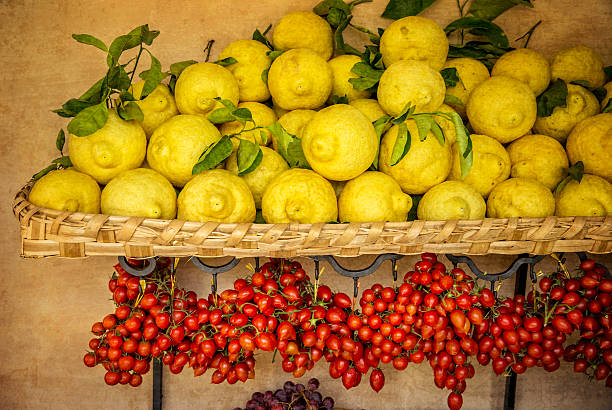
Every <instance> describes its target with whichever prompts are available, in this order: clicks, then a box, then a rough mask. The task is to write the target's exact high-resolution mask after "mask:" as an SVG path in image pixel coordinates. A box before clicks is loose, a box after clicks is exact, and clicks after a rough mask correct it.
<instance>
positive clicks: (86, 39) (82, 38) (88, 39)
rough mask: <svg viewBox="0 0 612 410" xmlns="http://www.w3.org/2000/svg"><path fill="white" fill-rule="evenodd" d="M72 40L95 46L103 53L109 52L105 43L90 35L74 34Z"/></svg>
mask: <svg viewBox="0 0 612 410" xmlns="http://www.w3.org/2000/svg"><path fill="white" fill-rule="evenodd" d="M72 38H73V39H75V40H76V41H78V42H79V43H82V44H88V45H90V46H94V47H96V48H99V49H100V50H102V51H106V52H108V48H107V47H106V44H104V42H103V41H102V40H100V39H98V38H96V37H94V36H92V35H89V34H73V35H72Z"/></svg>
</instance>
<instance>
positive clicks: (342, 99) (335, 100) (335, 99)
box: [330, 95, 349, 105]
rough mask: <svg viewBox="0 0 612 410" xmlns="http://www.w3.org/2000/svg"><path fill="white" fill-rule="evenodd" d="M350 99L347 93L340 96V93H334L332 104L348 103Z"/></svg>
mask: <svg viewBox="0 0 612 410" xmlns="http://www.w3.org/2000/svg"><path fill="white" fill-rule="evenodd" d="M348 103H349V100H348V97H347V96H346V95H343V96H339V95H332V97H331V99H330V104H331V105H334V104H348Z"/></svg>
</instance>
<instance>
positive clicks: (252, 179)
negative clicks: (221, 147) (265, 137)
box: [225, 147, 289, 209]
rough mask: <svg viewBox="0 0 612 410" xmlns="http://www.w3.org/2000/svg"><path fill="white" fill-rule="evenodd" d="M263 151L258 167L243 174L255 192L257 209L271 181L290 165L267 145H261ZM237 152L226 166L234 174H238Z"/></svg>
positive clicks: (231, 156) (253, 192)
mask: <svg viewBox="0 0 612 410" xmlns="http://www.w3.org/2000/svg"><path fill="white" fill-rule="evenodd" d="M261 152H262V153H263V158H262V160H261V163H260V164H259V165H258V166H257V168H255V170H254V171H253V172H250V173H248V174H246V175H242V176H241V178H242V179H243V180H244V182H246V184H247V186H248V187H249V189H250V190H251V193H252V194H253V199H254V200H255V207H256V208H257V209H259V208H261V198H262V197H263V193H264V191H265V190H266V187H267V186H268V184H269V183H270V181H272V180H273V179H274V178H276V177H277V176H278V175H280V174H281V173H282V172H283V171H286V170H288V169H289V165H288V164H287V162H285V160H284V159H283V157H281V156H280V154H279V153H278V152H276V151H274V150H272V149H270V148H267V147H261ZM236 154H237V152H234V153H233V154H232V155H230V157H229V158H228V159H227V163H226V164H225V168H226V169H227V170H228V171H230V172H231V173H232V174H234V175H238V161H237V160H236Z"/></svg>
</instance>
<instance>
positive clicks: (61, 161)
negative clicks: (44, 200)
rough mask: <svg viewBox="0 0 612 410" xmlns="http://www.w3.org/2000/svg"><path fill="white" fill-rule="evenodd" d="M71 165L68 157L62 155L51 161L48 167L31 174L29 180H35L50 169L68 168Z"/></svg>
mask: <svg viewBox="0 0 612 410" xmlns="http://www.w3.org/2000/svg"><path fill="white" fill-rule="evenodd" d="M71 166H72V161H70V157H68V156H62V157H59V158H56V159H54V160H53V161H51V165H49V166H48V167H46V168H44V169H42V170H40V171H38V172H37V173H36V174H34V175H32V178H31V179H30V182H35V181H38V180H39V179H41V178H42V177H44V176H45V175H47V174H48V173H49V172H51V171H55V170H56V169H62V168H68V167H71Z"/></svg>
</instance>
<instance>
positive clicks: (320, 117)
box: [302, 104, 378, 181]
mask: <svg viewBox="0 0 612 410" xmlns="http://www.w3.org/2000/svg"><path fill="white" fill-rule="evenodd" d="M377 147H378V138H377V136H376V131H375V130H374V126H373V125H372V123H371V122H370V121H369V120H368V119H367V118H366V117H365V115H363V114H362V113H361V112H360V111H359V110H358V109H357V108H354V107H351V106H350V105H347V104H336V105H332V106H330V107H327V108H324V109H322V110H321V111H319V112H317V113H316V114H315V115H314V116H313V117H312V120H311V121H310V122H309V123H308V124H307V125H306V126H305V127H304V130H303V132H302V149H303V150H304V156H305V157H306V160H308V163H309V164H310V166H311V167H312V169H313V170H315V171H316V172H318V173H319V174H321V175H323V176H324V177H325V178H327V179H332V180H334V181H346V180H349V179H353V178H355V177H356V176H358V175H359V174H361V173H363V172H364V171H365V170H367V169H368V168H369V167H370V165H372V162H373V161H374V158H375V157H376V151H377Z"/></svg>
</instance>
